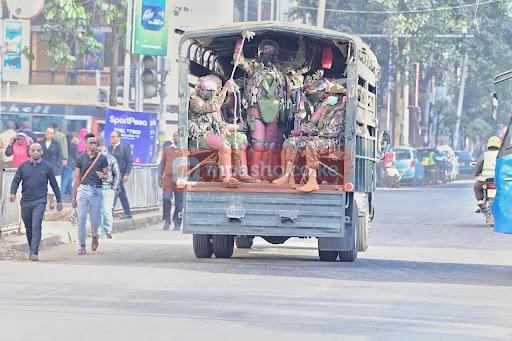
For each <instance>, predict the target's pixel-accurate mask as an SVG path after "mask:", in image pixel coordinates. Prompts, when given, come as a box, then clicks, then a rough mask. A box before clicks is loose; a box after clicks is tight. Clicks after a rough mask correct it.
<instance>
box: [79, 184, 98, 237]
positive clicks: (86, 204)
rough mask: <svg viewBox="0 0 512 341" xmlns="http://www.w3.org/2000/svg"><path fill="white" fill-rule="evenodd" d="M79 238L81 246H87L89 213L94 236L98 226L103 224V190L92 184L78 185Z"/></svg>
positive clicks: (96, 233)
mask: <svg viewBox="0 0 512 341" xmlns="http://www.w3.org/2000/svg"><path fill="white" fill-rule="evenodd" d="M77 203H78V240H79V241H80V246H85V239H86V237H87V213H89V219H90V222H91V233H92V235H93V237H96V236H97V235H98V228H99V227H100V225H101V207H102V206H103V190H102V189H101V188H95V187H90V186H84V185H80V186H79V187H78V197H77Z"/></svg>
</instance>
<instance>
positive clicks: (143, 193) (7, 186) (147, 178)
mask: <svg viewBox="0 0 512 341" xmlns="http://www.w3.org/2000/svg"><path fill="white" fill-rule="evenodd" d="M0 172H1V174H0V176H1V177H2V181H1V184H2V186H1V190H2V191H1V193H0V195H1V197H0V233H1V232H8V231H13V230H19V229H20V228H21V209H20V199H21V186H20V188H19V189H18V194H17V195H16V202H14V203H11V202H10V201H9V196H10V192H11V183H12V179H13V178H14V175H15V174H16V169H15V168H10V169H6V170H5V171H0ZM158 180H159V179H158V165H134V166H133V169H132V171H131V173H130V177H129V180H128V182H127V183H126V184H125V188H126V193H127V195H128V201H129V202H130V207H131V208H132V209H135V210H144V209H156V208H158V207H159V206H160V200H161V197H162V190H161V189H160V188H159V187H158ZM117 207H118V208H120V207H121V203H120V201H119V200H118V203H117ZM119 210H120V209H117V210H116V211H119Z"/></svg>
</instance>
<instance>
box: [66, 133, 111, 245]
mask: <svg viewBox="0 0 512 341" xmlns="http://www.w3.org/2000/svg"><path fill="white" fill-rule="evenodd" d="M85 143H86V152H85V153H83V154H81V155H80V156H79V157H78V159H77V160H76V164H75V179H74V183H73V201H72V205H73V208H78V239H79V241H80V249H79V250H78V254H79V255H85V253H86V248H85V239H86V233H87V229H86V223H87V212H89V217H90V219H91V234H92V243H91V248H92V250H93V251H96V250H97V249H98V245H99V241H98V228H99V227H100V225H101V207H102V205H103V190H102V187H103V186H102V184H103V180H106V179H108V161H107V158H106V157H105V156H104V155H101V153H100V152H98V148H97V144H98V142H97V141H96V136H95V135H94V134H87V135H85Z"/></svg>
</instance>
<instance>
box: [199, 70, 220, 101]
mask: <svg viewBox="0 0 512 341" xmlns="http://www.w3.org/2000/svg"><path fill="white" fill-rule="evenodd" d="M221 87H222V81H221V79H220V78H219V76H216V75H208V76H204V77H201V78H199V81H198V82H197V85H196V88H195V89H196V95H197V96H199V97H200V98H201V99H202V100H204V101H209V100H211V99H212V98H213V97H214V96H215V95H216V94H217V93H218V92H219V91H220V88H221Z"/></svg>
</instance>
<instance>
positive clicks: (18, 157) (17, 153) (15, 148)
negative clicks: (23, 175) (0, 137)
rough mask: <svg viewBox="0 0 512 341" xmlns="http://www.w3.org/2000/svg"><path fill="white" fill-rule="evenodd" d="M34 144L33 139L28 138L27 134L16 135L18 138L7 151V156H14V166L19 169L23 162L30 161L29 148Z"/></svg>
mask: <svg viewBox="0 0 512 341" xmlns="http://www.w3.org/2000/svg"><path fill="white" fill-rule="evenodd" d="M32 142H33V141H32V139H31V138H30V137H28V136H27V134H25V133H23V132H21V131H18V132H17V133H16V137H15V138H14V139H13V140H12V142H11V143H10V145H9V146H8V147H7V149H6V150H5V155H6V156H12V164H13V165H14V167H16V168H19V166H21V164H22V163H23V162H25V161H28V160H30V155H28V148H29V147H30V145H31V144H32Z"/></svg>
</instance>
